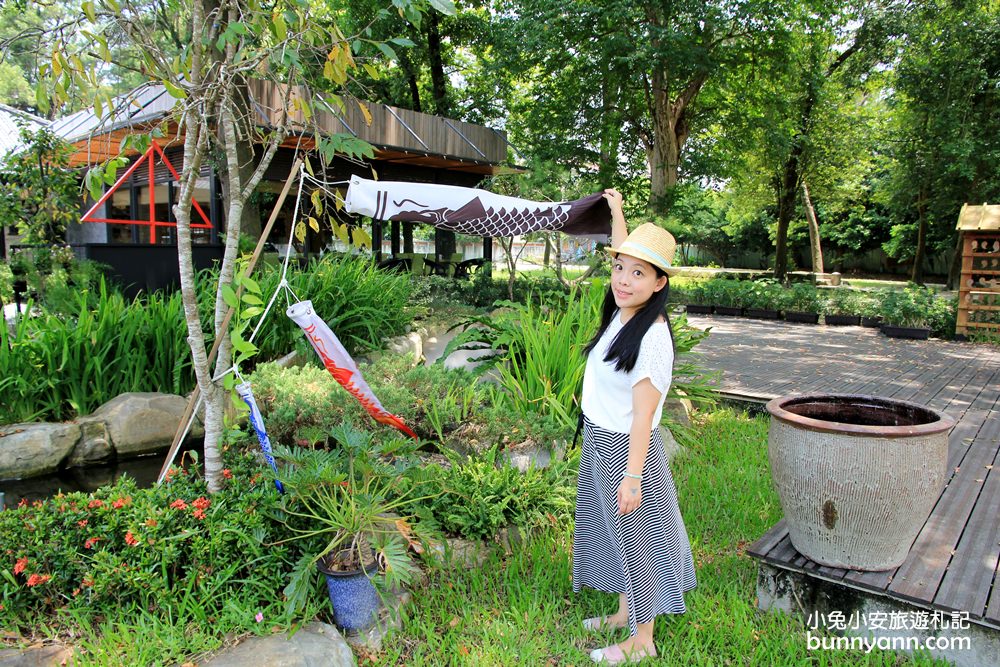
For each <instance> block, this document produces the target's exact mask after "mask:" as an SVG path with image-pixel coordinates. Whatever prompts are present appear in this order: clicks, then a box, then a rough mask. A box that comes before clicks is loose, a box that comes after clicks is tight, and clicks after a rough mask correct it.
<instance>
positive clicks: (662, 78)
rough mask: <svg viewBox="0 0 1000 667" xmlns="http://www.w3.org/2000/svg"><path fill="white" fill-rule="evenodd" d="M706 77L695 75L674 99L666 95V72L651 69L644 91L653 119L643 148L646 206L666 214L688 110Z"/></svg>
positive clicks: (686, 124) (675, 182)
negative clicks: (650, 78)
mask: <svg viewBox="0 0 1000 667" xmlns="http://www.w3.org/2000/svg"><path fill="white" fill-rule="evenodd" d="M707 80H708V72H707V71H705V72H700V73H698V74H695V75H694V77H692V79H691V80H690V81H688V82H687V83H686V84H685V85H684V87H683V89H682V90H681V92H680V93H679V94H678V95H677V97H675V98H671V97H670V93H669V90H668V81H667V72H666V71H664V70H663V69H660V68H658V69H655V70H654V71H653V76H652V82H651V87H650V90H649V94H648V99H649V104H650V105H651V108H650V116H651V118H652V122H653V132H652V141H651V143H650V144H649V146H648V147H647V150H646V159H647V161H648V162H649V178H650V183H649V208H650V210H651V211H653V212H655V213H666V208H667V205H668V202H669V196H670V193H671V192H672V191H673V188H674V186H675V185H677V174H678V171H679V169H680V156H681V150H682V149H683V148H684V142H685V141H687V138H688V134H690V128H689V127H688V109H689V107H690V106H691V103H692V102H693V101H694V100H695V98H696V97H697V96H698V93H699V92H701V89H702V87H703V86H704V85H705V82H706V81H707Z"/></svg>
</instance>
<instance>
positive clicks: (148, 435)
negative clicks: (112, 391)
mask: <svg viewBox="0 0 1000 667" xmlns="http://www.w3.org/2000/svg"><path fill="white" fill-rule="evenodd" d="M186 408H187V401H186V400H185V399H184V398H183V397H181V396H176V395H174V394H159V393H155V392H133V393H127V394H122V395H120V396H117V397H115V398H113V399H111V400H110V401H108V402H107V403H105V404H104V405H102V406H101V407H100V408H98V409H97V411H96V412H95V413H94V414H93V415H91V417H92V418H93V419H98V420H102V421H104V422H105V423H106V424H107V428H108V434H109V435H110V436H111V442H112V444H113V446H114V448H115V451H116V452H117V454H118V456H119V457H129V456H139V455H141V454H149V453H153V452H159V451H162V450H165V449H167V448H168V447H170V443H171V442H172V441H173V439H174V434H175V433H176V432H177V426H178V425H179V424H180V422H181V418H182V417H183V416H184V411H185V409H186ZM204 434H205V430H204V428H203V427H202V426H201V423H200V422H199V421H198V420H197V419H196V420H195V423H194V424H193V425H192V427H191V431H190V433H188V436H189V437H194V438H199V437H202V436H204Z"/></svg>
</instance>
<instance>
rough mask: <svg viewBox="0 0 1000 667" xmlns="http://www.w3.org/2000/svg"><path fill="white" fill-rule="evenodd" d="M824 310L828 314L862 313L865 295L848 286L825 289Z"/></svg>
mask: <svg viewBox="0 0 1000 667" xmlns="http://www.w3.org/2000/svg"><path fill="white" fill-rule="evenodd" d="M823 295H824V297H825V298H824V299H823V312H824V313H825V314H827V315H860V314H861V310H862V307H863V300H864V297H863V296H862V293H861V292H857V291H855V290H852V289H850V288H847V287H835V288H832V289H828V290H824V291H823Z"/></svg>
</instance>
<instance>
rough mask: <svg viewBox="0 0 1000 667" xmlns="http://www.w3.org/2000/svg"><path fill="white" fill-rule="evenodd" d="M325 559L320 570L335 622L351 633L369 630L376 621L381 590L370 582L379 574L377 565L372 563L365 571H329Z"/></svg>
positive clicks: (321, 561)
mask: <svg viewBox="0 0 1000 667" xmlns="http://www.w3.org/2000/svg"><path fill="white" fill-rule="evenodd" d="M325 560H326V559H322V560H320V562H319V563H317V567H318V568H319V571H320V572H322V573H323V574H324V575H326V589H327V592H328V593H329V595H330V605H331V606H332V607H333V622H334V623H336V625H337V627H339V628H340V629H341V630H346V631H348V632H358V631H361V630H364V629H366V628H368V627H370V626H371V625H372V623H374V622H375V620H376V612H378V605H379V598H378V591H376V590H375V585H374V584H373V583H372V580H371V577H373V576H374V575H375V574H376V573H377V572H378V565H377V564H376V563H375V562H372V563H370V564H369V565H367V566H366V567H365V569H364V570H354V571H350V572H340V571H338V570H334V569H332V568H330V567H329V565H328V564H327V563H326V562H324V561H325Z"/></svg>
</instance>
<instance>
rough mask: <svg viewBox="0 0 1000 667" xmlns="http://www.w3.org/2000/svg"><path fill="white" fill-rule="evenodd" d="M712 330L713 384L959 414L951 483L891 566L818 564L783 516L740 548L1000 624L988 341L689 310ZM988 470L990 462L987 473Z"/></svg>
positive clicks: (993, 365) (767, 394)
mask: <svg viewBox="0 0 1000 667" xmlns="http://www.w3.org/2000/svg"><path fill="white" fill-rule="evenodd" d="M690 322H691V323H692V324H693V325H695V326H698V327H701V328H704V327H707V326H710V327H712V337H711V338H710V341H711V342H710V344H707V345H703V346H701V347H702V348H703V349H702V352H703V362H704V363H705V365H707V366H708V367H710V368H714V369H719V370H721V371H723V379H722V383H721V387H720V389H721V390H722V391H723V392H724V393H725V394H728V395H730V396H733V397H740V398H745V399H751V400H766V399H770V398H774V397H776V396H784V395H789V394H804V393H812V392H830V393H852V394H874V395H879V396H887V397H892V398H898V399H903V400H907V401H912V402H915V403H919V404H922V405H926V406H929V407H931V408H934V409H935V410H940V411H943V412H945V413H947V414H948V415H950V416H951V417H953V418H954V419H955V420H956V425H955V427H954V429H952V432H951V434H950V436H949V449H948V466H949V469H950V470H951V471H952V474H951V477H950V479H949V480H948V483H947V486H946V487H945V489H944V491H943V492H942V494H941V497H940V498H939V499H938V502H937V504H936V505H935V507H934V510H933V511H932V512H931V515H930V517H929V518H928V519H927V521H926V523H925V524H924V526H923V527H922V529H921V531H920V533H919V534H918V535H917V538H916V540H915V541H914V543H913V546H912V548H911V549H910V553H909V555H908V556H907V559H906V561H905V562H904V563H903V564H902V565H901V566H900V567H899V568H897V569H896V570H890V571H887V572H860V571H852V570H842V569H838V568H830V567H824V566H822V565H819V564H817V563H814V562H812V561H810V560H808V559H807V558H805V557H804V556H802V555H801V554H799V553H798V552H797V551H795V549H794V547H792V545H791V542H790V541H789V539H788V531H787V529H786V528H785V525H784V521H783V520H782V521H781V522H779V523H778V524H776V525H775V526H774V527H773V528H772V529H771V530H770V531H768V532H767V534H765V535H764V536H763V537H762V538H760V540H758V541H757V542H756V543H755V544H754V545H753V546H752V547H751V548H750V549H749V550H748V553H749V554H750V555H751V556H753V557H755V558H758V559H761V560H763V561H765V562H767V563H769V564H771V565H774V566H777V567H781V568H785V569H789V570H794V571H798V572H803V573H805V574H808V575H811V576H814V577H817V578H820V579H824V580H827V581H832V582H835V583H839V584H841V585H844V586H847V587H850V588H854V589H858V590H862V591H869V592H873V593H877V594H880V595H886V596H889V597H891V598H895V599H897V600H901V601H905V602H908V603H911V604H914V605H917V606H919V607H924V608H929V609H935V610H942V611H947V612H952V611H959V612H968V614H969V618H970V620H972V621H974V622H977V623H979V624H982V625H986V626H990V627H993V628H995V629H1000V575H998V572H997V564H998V561H1000V460H997V458H998V450H1000V403H998V399H1000V351H997V350H996V349H995V348H990V347H988V346H985V345H972V344H966V343H947V342H940V341H926V342H925V341H901V340H894V339H890V338H886V337H885V336H882V335H881V334H879V333H878V331H877V330H874V329H864V328H862V327H827V326H810V325H799V324H789V323H785V322H764V321H757V320H749V319H745V318H726V317H700V316H690ZM994 466H996V468H997V470H994Z"/></svg>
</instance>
